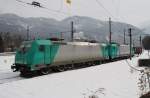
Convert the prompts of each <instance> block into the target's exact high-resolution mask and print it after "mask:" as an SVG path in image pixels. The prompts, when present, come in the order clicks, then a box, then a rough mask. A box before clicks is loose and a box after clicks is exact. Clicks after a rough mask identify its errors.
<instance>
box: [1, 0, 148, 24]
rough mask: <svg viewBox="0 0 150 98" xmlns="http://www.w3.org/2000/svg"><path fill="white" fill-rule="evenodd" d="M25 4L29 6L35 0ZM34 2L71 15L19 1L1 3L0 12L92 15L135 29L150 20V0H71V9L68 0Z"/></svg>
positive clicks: (61, 17) (29, 14)
mask: <svg viewBox="0 0 150 98" xmlns="http://www.w3.org/2000/svg"><path fill="white" fill-rule="evenodd" d="M22 1H24V2H28V3H30V2H32V1H33V0H22ZM34 1H38V2H40V3H41V4H42V5H43V6H44V7H46V8H48V9H53V10H59V11H61V12H65V13H68V14H61V13H55V12H51V11H50V10H47V9H41V8H38V7H33V6H30V5H26V4H24V3H20V2H17V1H16V0H0V13H15V14H17V15H20V16H23V17H49V18H55V19H58V20H61V19H63V18H65V17H69V16H73V15H79V16H89V17H93V18H97V19H100V20H108V17H112V20H114V21H121V22H126V23H130V24H133V25H135V26H139V25H140V24H141V23H143V22H146V21H148V20H150V11H149V9H150V0H99V1H100V2H101V4H102V5H101V6H99V5H98V3H97V2H96V0H72V4H71V6H69V5H67V4H66V3H65V0H34ZM102 6H103V7H102ZM104 8H105V9H104ZM106 10H107V11H106Z"/></svg>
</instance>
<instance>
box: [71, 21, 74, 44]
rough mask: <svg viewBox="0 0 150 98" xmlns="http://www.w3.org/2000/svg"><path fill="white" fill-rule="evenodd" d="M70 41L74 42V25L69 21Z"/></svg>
mask: <svg viewBox="0 0 150 98" xmlns="http://www.w3.org/2000/svg"><path fill="white" fill-rule="evenodd" d="M71 41H72V42H73V41H74V23H73V21H71Z"/></svg>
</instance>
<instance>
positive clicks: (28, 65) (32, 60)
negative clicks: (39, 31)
mask: <svg viewBox="0 0 150 98" xmlns="http://www.w3.org/2000/svg"><path fill="white" fill-rule="evenodd" d="M129 53H130V52H129V46H128V45H125V46H119V45H118V44H116V43H112V44H111V45H109V44H106V43H102V44H99V43H89V42H66V43H65V42H60V41H51V40H33V41H25V42H23V43H22V45H21V46H20V48H19V49H18V50H17V52H16V55H15V63H14V65H12V66H11V68H12V69H13V71H14V72H15V71H20V72H21V74H26V73H30V72H40V73H42V74H48V73H49V72H50V71H51V70H53V69H55V70H59V71H64V70H67V69H69V68H74V67H75V66H79V65H84V66H89V65H93V64H98V63H101V62H104V61H106V60H107V61H108V60H109V56H111V58H112V59H115V58H119V57H127V56H129Z"/></svg>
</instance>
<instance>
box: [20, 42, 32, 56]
mask: <svg viewBox="0 0 150 98" xmlns="http://www.w3.org/2000/svg"><path fill="white" fill-rule="evenodd" d="M30 47H31V42H23V43H22V45H21V46H20V48H19V52H23V53H26V52H27V51H28V50H29V48H30Z"/></svg>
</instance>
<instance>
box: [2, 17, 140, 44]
mask: <svg viewBox="0 0 150 98" xmlns="http://www.w3.org/2000/svg"><path fill="white" fill-rule="evenodd" d="M71 21H74V27H75V30H76V32H83V33H84V36H85V37H86V38H87V39H90V40H97V41H100V42H106V41H107V40H108V35H109V30H108V21H101V20H97V19H94V18H90V17H81V16H73V17H69V18H66V19H64V20H62V21H57V20H55V19H48V18H42V17H39V18H23V17H19V16H17V15H14V14H1V15H0V32H13V33H20V34H23V35H26V28H27V26H30V36H32V37H33V36H34V37H42V38H45V37H56V36H57V37H60V36H61V35H60V32H65V33H63V37H65V38H66V39H69V38H70V33H69V32H70V28H71V26H70V22H71ZM128 27H131V28H134V32H133V35H135V37H136V38H137V37H138V36H139V35H140V34H141V30H140V29H138V28H137V27H135V26H132V25H130V24H126V23H120V22H112V39H113V40H114V41H118V42H120V43H123V40H122V38H123V30H124V29H127V28H128ZM67 32H68V33H67Z"/></svg>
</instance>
